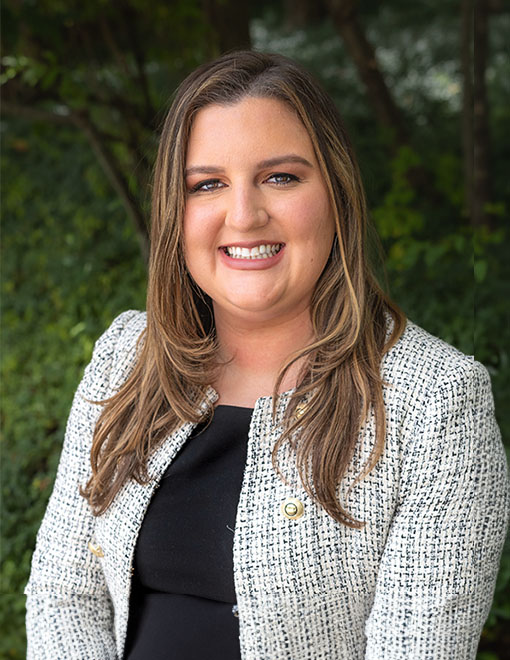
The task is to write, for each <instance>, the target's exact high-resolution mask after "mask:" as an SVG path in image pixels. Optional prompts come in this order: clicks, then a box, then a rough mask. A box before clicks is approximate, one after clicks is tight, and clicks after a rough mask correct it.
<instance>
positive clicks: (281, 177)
mask: <svg viewBox="0 0 510 660" xmlns="http://www.w3.org/2000/svg"><path fill="white" fill-rule="evenodd" d="M266 181H267V182H268V183H273V184H275V185H277V186H288V185H289V184H291V183H296V182H298V181H300V178H299V177H298V176H296V175H295V174H287V173H286V172H275V173H274V174H271V175H270V176H268V177H267V179H266Z"/></svg>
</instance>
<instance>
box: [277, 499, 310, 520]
mask: <svg viewBox="0 0 510 660" xmlns="http://www.w3.org/2000/svg"><path fill="white" fill-rule="evenodd" d="M280 511H281V512H282V513H283V515H284V516H285V517H286V518H288V519H289V520H297V519H298V518H301V516H302V515H303V513H304V512H305V507H304V506H303V502H301V501H300V500H298V499H297V498H296V497H289V498H287V499H286V500H284V501H283V502H282V504H281V506H280Z"/></svg>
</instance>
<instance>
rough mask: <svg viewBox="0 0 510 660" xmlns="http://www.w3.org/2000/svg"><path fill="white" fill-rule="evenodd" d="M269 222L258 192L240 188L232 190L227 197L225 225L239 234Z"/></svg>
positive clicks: (252, 189) (262, 198)
mask: <svg viewBox="0 0 510 660" xmlns="http://www.w3.org/2000/svg"><path fill="white" fill-rule="evenodd" d="M268 222H269V213H268V211H267V209H266V204H265V203H264V196H263V195H262V193H260V191H258V190H256V189H254V188H252V187H248V186H242V187H239V188H233V189H232V190H231V194H230V195H229V196H228V200H227V209H226V214H225V225H226V226H227V227H230V228H231V229H236V230H237V231H240V232H249V231H251V230H253V229H259V228H261V227H264V226H265V225H266V224H267V223H268Z"/></svg>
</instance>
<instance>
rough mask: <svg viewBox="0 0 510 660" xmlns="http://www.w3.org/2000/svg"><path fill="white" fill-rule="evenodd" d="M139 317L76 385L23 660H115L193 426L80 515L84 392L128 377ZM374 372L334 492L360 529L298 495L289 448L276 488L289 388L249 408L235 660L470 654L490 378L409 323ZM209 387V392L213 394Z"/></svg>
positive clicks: (489, 457)
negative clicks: (289, 503)
mask: <svg viewBox="0 0 510 660" xmlns="http://www.w3.org/2000/svg"><path fill="white" fill-rule="evenodd" d="M144 327H145V314H143V313H140V312H136V311H128V312H125V313H124V314H121V315H120V316H119V317H118V318H117V319H116V320H115V321H114V322H113V324H112V325H111V327H110V328H109V329H108V330H107V331H106V332H105V334H104V335H103V336H102V337H101V338H100V339H99V340H98V341H97V343H96V346H95V349H94V353H93V357H92V361H91V363H90V364H89V366H88V367H87V368H86V370H85V374H84V376H83V380H82V382H81V384H80V386H79V387H78V390H77V393H76V395H75V398H74V402H73V406H72V409H71V414H70V417H69V421H68V426H67V431H66V436H65V440H64V446H63V450H62V456H61V460H60V465H59V468H58V473H57V478H56V481H55V486H54V491H53V494H52V496H51V498H50V501H49V504H48V508H47V511H46V514H45V517H44V520H43V522H42V525H41V528H40V531H39V534H38V538H37V545H36V549H35V552H34V555H33V560H32V572H31V575H30V580H29V582H28V585H27V587H26V594H27V633H28V658H29V660H43V659H46V658H48V659H49V658H51V659H52V660H54V659H55V658H59V659H62V660H84V659H85V658H87V660H114V659H120V658H122V656H123V649H124V642H125V637H126V629H127V621H128V614H129V596H130V585H131V574H132V561H133V554H134V548H135V543H136V539H137V535H138V531H139V529H140V525H141V523H142V520H143V517H144V513H145V510H146V508H147V506H148V504H149V502H150V499H151V496H152V493H153V491H154V488H155V487H157V484H158V480H159V479H160V478H161V476H162V474H163V473H164V472H165V470H166V468H167V466H168V465H169V463H170V462H171V461H172V459H173V458H174V456H175V455H176V453H177V452H178V450H179V448H180V447H181V446H182V445H183V443H184V442H186V439H187V438H188V437H189V436H190V434H191V432H192V430H193V425H192V424H191V423H188V424H183V425H182V427H181V428H179V429H178V430H177V431H176V432H174V433H172V434H171V435H170V436H169V437H168V438H167V439H166V440H165V442H164V443H163V444H162V445H160V446H159V447H158V448H157V450H155V451H154V453H153V454H152V456H151V458H150V463H149V473H150V475H151V477H152V481H151V482H150V483H149V484H147V485H140V484H137V483H136V482H134V481H130V482H129V483H127V484H125V485H124V487H123V488H122V490H121V491H120V492H119V494H118V496H117V497H116V498H115V500H114V502H113V504H112V505H111V507H110V508H109V509H108V510H107V512H106V513H105V514H104V515H102V516H100V517H97V518H95V517H93V516H92V515H91V512H90V510H89V507H88V504H87V502H86V501H85V500H84V499H83V498H82V497H81V496H80V495H79V492H78V489H79V486H80V485H83V484H84V483H85V482H86V481H87V479H88V477H89V474H90V458H89V455H90V447H91V440H92V434H93V430H94V426H95V423H96V421H97V418H98V416H99V413H100V406H97V405H94V404H92V403H90V401H91V400H101V399H104V398H105V397H108V396H109V395H110V394H111V393H113V392H114V391H115V390H116V389H117V388H118V387H119V386H120V385H121V384H122V382H123V381H124V380H125V379H126V378H127V376H128V375H129V373H130V371H131V370H132V368H133V365H134V363H135V361H136V351H137V340H138V338H139V336H140V333H141V332H142V331H143V329H144ZM382 374H383V377H384V380H385V382H386V385H385V387H384V399H385V407H386V415H387V437H386V446H385V450H384V453H383V456H382V457H381V459H380V460H379V462H378V463H377V466H376V467H375V469H374V470H373V471H372V472H371V473H370V474H369V475H368V477H367V478H365V479H364V480H362V481H360V482H359V483H356V484H355V485H354V486H353V488H352V490H351V491H350V493H348V489H349V486H351V485H352V484H353V482H354V478H355V476H356V475H357V474H358V472H359V470H360V467H361V466H362V465H363V463H364V461H365V460H366V458H367V456H368V455H369V453H370V450H371V448H372V446H373V443H374V438H375V436H374V422H373V418H369V419H368V420H367V422H366V423H365V425H364V427H363V429H362V431H361V432H360V438H359V443H358V450H357V452H356V455H355V457H354V459H353V461H352V465H351V467H350V469H349V472H348V474H347V475H346V478H345V479H344V481H343V482H342V484H341V485H340V486H339V490H338V494H339V496H340V497H341V498H343V499H344V501H345V498H346V497H348V499H347V500H346V505H347V507H348V510H349V511H350V512H351V513H352V514H353V515H354V516H355V517H356V518H358V519H361V520H364V521H365V522H366V525H365V527H364V528H363V529H350V528H347V527H345V526H344V525H341V524H339V523H337V522H336V521H335V520H333V519H332V518H331V517H330V516H328V515H327V514H326V513H325V512H324V510H323V509H321V508H320V507H319V506H318V505H316V504H315V503H314V502H313V501H312V500H311V499H310V497H309V496H308V495H307V493H306V492H305V490H304V489H303V487H302V485H301V484H300V481H299V478H298V474H297V470H296V468H295V462H294V458H293V456H292V454H291V450H290V449H289V448H288V447H283V448H282V449H281V450H280V452H279V465H280V467H281V469H282V471H283V473H284V475H285V477H286V479H287V481H288V483H284V482H283V481H282V480H281V479H280V478H279V477H278V475H277V474H276V473H275V471H274V469H273V467H272V463H271V450H272V447H273V445H274V443H275V441H276V439H277V438H278V436H279V435H280V433H281V423H282V419H283V414H284V411H285V408H286V405H287V404H288V400H289V396H290V392H287V393H284V394H283V395H282V396H281V397H280V400H279V404H278V410H277V416H276V419H275V420H274V421H273V420H272V416H271V409H272V399H271V397H261V398H260V399H258V400H257V402H256V404H255V408H254V412H253V416H252V421H251V427H250V433H249V440H248V454H247V460H246V466H245V470H244V476H243V483H242V488H241V493H240V499H239V504H238V510H237V519H236V526H235V533H234V580H235V589H236V595H237V604H238V613H239V625H240V646H241V655H242V658H243V660H335V659H339V660H340V659H345V660H362V659H365V660H404V659H405V660H443V659H444V660H468V659H470V658H475V655H476V648H477V644H478V639H479V636H480V633H481V629H482V626H483V623H484V621H485V619H486V617H487V614H488V611H489V608H490V605H491V600H492V596H493V591H494V584H495V579H496V574H497V568H498V563H499V559H500V554H501V549H502V545H503V541H504V537H505V530H506V525H507V520H508V474H507V465H506V459H505V455H504V451H503V447H502V443H501V438H500V435H499V431H498V428H497V425H496V422H495V418H494V411H493V400H492V394H491V388H490V379H489V375H488V373H487V371H486V369H485V368H484V367H483V366H482V365H480V364H479V363H477V362H476V361H475V360H474V359H473V358H472V357H468V356H465V355H463V354H462V353H460V352H459V351H457V350H456V349H454V348H452V347H451V346H449V345H448V344H445V343H444V342H442V341H441V340H439V339H437V338H435V337H432V336H431V335H429V334H428V333H427V332H425V331H424V330H422V329H421V328H419V327H417V326H416V325H414V324H413V323H411V322H408V324H407V328H406V330H405V332H404V334H403V336H402V337H401V338H400V340H399V341H398V343H397V344H396V345H395V346H394V347H393V348H392V349H391V350H390V351H389V352H388V353H387V355H386V356H385V357H384V360H383V363H382ZM339 396H341V392H339ZM206 398H207V399H208V400H210V401H215V400H216V399H217V394H216V392H215V391H214V390H213V389H212V388H209V389H208V391H207V393H206ZM211 497H214V493H211ZM288 497H296V498H298V499H299V500H301V502H302V503H303V505H304V515H303V516H302V517H301V518H299V519H297V520H290V519H288V518H286V517H285V516H284V515H282V513H281V510H280V505H281V503H282V502H283V501H284V500H285V499H286V498H288ZM89 543H92V545H93V547H96V548H97V547H98V546H99V547H100V549H101V552H100V553H99V554H101V555H102V556H97V554H93V553H92V552H91V551H90V550H89V547H88V546H89ZM169 626H170V627H171V622H169Z"/></svg>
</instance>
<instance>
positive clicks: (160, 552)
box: [27, 52, 507, 660]
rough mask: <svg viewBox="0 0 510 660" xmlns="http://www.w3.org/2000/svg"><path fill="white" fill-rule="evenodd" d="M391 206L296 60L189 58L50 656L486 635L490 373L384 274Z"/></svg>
mask: <svg viewBox="0 0 510 660" xmlns="http://www.w3.org/2000/svg"><path fill="white" fill-rule="evenodd" d="M366 216H367V213H366V208H365V201H364V194H363V189H362V185H361V182H360V177H359V173H358V169H357V166H356V163H355V159H354V156H353V153H352V151H351V148H350V146H349V141H348V139H347V136H346V134H345V131H344V129H343V127H342V124H341V122H340V119H339V117H338V115H337V112H336V110H335V108H334V105H333V103H332V101H331V100H330V99H329V98H328V97H327V96H326V95H325V94H324V92H323V91H322V90H321V89H320V88H319V87H318V86H317V84H316V83H315V82H314V81H313V80H312V79H311V78H310V76H309V75H308V74H307V73H305V72H303V71H302V70H301V69H300V68H299V67H298V66H296V65H295V64H294V63H292V62H291V61H289V60H287V59H286V58H284V57H281V56H274V55H265V54H261V53H252V52H239V53H233V54H229V55H226V56H223V57H222V58H220V59H218V60H217V61H215V62H213V63H211V64H207V65H204V66H202V67H200V68H199V69H198V70H197V71H195V72H194V73H192V74H191V75H190V76H189V77H188V79H187V80H185V81H184V83H183V84H182V85H181V87H180V89H179V91H178V93H177V96H176V99H175V101H174V103H173V105H172V108H171V109H170V112H169V114H168V117H167V119H166V123H165V126H164V130H163V134H162V138H161V144H160V149H159V154H158V160H157V165H156V173H155V180H154V190H153V211H152V252H151V263H150V275H149V291H148V298H147V315H146V316H145V314H141V313H138V312H125V313H124V314H122V315H121V316H120V317H118V318H117V319H116V320H115V321H114V322H113V324H112V326H111V327H110V328H109V330H107V332H106V333H105V334H104V335H103V336H102V337H101V338H100V339H99V341H98V342H97V344H96V347H95V350H94V355H93V358H92V362H91V364H90V365H89V366H88V368H87V369H86V371H85V375H84V378H83V381H82V383H81V385H80V387H79V389H78V392H77V395H76V397H75V401H74V403H73V408H72V411H71V416H70V420H69V424H68V430H67V434H66V440H65V443H64V449H63V453H62V458H61V463H60V467H59V472H58V476H57V480H56V483H55V489H54V493H53V495H52V497H51V500H50V503H49V505H48V510H47V513H46V516H45V518H44V521H43V524H42V527H41V530H40V532H39V536H38V542H37V548H36V551H35V553H34V558H33V567H32V574H31V578H30V581H29V584H28V586H27V595H28V599H27V610H28V616H27V621H28V639H29V658H43V657H52V658H66V659H68V658H77V659H78V658H79V659H83V658H98V659H103V658H129V660H136V659H139V658H151V659H156V660H157V659H158V658H179V660H185V659H186V658H208V659H210V658H223V659H224V660H229V659H230V658H243V660H262V659H268V660H269V659H270V660H274V659H282V660H284V659H289V660H304V659H305V658H307V659H308V658H310V659H313V660H320V659H321V658H323V659H326V658H327V659H331V658H345V659H349V660H352V659H356V658H371V659H373V660H376V659H377V660H381V659H382V658H384V659H385V660H388V659H392V658H402V659H403V658H406V660H408V659H409V658H419V659H420V660H423V659H425V658H433V659H434V660H438V659H439V658H445V659H446V658H448V660H452V658H459V659H460V658H463V659H464V658H471V657H473V658H474V657H475V653H476V647H477V643H478V638H479V635H480V631H481V628H482V625H483V622H484V620H485V618H486V616H487V613H488V610H489V607H490V604H491V598H492V594H493V589H494V582H495V576H496V572H497V565H498V561H499V556H500V552H501V547H502V543H503V538H504V528H505V521H506V516H507V499H506V464H505V458H504V453H503V450H502V445H501V442H500V438H499V434H498V430H497V426H496V423H495V420H494V415H493V407H492V396H491V391H490V382H489V377H488V374H487V372H486V370H485V369H484V368H483V367H482V366H481V365H480V364H478V363H476V362H475V361H474V360H473V359H472V358H470V357H466V356H464V355H463V354H461V353H460V352H459V351H457V350H456V349H454V348H452V347H450V346H448V345H447V344H445V343H443V342H442V341H440V340H439V339H436V338H434V337H432V336H430V335H429V334H427V333H426V332H425V331H424V330H421V329H420V328H418V327H417V326H415V325H413V324H412V323H410V322H407V323H406V321H405V319H404V317H403V315H402V313H401V312H400V311H399V309H398V308H397V307H396V306H395V305H394V304H393V303H392V302H391V301H390V300H388V298H387V297H386V296H385V295H384V294H383V293H382V291H381V290H380V288H379V287H378V286H377V284H376V282H375V280H374V278H373V276H372V274H371V272H370V269H369V267H368V265H367V261H366V256H365V228H366ZM97 402H103V403H102V405H98V403H97ZM157 486H159V488H158V489H157V491H156V487H157Z"/></svg>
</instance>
